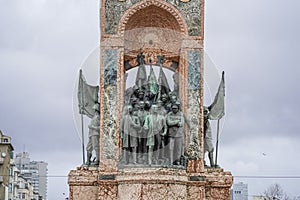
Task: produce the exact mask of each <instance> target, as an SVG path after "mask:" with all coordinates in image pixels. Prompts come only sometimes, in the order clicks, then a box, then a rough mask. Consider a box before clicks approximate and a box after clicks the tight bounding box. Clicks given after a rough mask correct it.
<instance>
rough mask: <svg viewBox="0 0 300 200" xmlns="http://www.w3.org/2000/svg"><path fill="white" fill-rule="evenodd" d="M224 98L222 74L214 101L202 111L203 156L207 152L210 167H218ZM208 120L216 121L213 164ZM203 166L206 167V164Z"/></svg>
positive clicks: (212, 149)
mask: <svg viewBox="0 0 300 200" xmlns="http://www.w3.org/2000/svg"><path fill="white" fill-rule="evenodd" d="M224 97H225V80H224V72H222V79H221V82H220V85H219V89H218V92H217V94H216V96H215V99H214V101H213V103H212V104H211V105H210V106H209V107H205V106H204V111H203V113H204V154H205V153H206V152H208V158H209V161H210V166H211V167H219V166H218V164H217V159H218V145H219V126H220V119H221V118H222V117H223V116H224V115H225V106H224ZM209 120H218V124H217V141H216V160H215V162H214V159H213V152H214V147H213V144H212V131H211V126H210V122H209ZM203 160H204V155H203ZM204 165H205V166H206V164H204Z"/></svg>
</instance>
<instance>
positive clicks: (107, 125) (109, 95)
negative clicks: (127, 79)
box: [103, 49, 118, 159]
mask: <svg viewBox="0 0 300 200" xmlns="http://www.w3.org/2000/svg"><path fill="white" fill-rule="evenodd" d="M117 53H118V52H117V50H116V49H109V50H108V49H106V50H105V51H104V148H103V149H104V157H105V158H106V159H114V158H115V157H116V148H117V139H116V138H117V136H116V126H117V124H116V118H117V116H116V115H117V114H116V113H117V112H116V111H117V95H116V94H117V66H118V62H117V58H118V56H117V55H118V54H117Z"/></svg>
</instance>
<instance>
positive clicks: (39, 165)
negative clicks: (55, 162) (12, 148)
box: [15, 152, 48, 199]
mask: <svg viewBox="0 0 300 200" xmlns="http://www.w3.org/2000/svg"><path fill="white" fill-rule="evenodd" d="M15 165H16V167H17V168H18V169H19V170H20V174H21V175H22V176H23V177H24V178H25V179H26V180H28V181H29V182H30V183H31V184H32V187H33V192H34V193H37V194H39V196H40V198H39V199H47V174H48V169H47V166H48V164H47V163H46V162H43V161H30V157H29V153H28V152H23V153H19V154H17V155H16V158H15Z"/></svg>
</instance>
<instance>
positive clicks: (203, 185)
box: [69, 167, 233, 200]
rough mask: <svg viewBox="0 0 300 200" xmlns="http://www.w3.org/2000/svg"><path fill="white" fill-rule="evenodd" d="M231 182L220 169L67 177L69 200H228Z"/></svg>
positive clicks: (88, 172)
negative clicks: (191, 173) (193, 172)
mask: <svg viewBox="0 0 300 200" xmlns="http://www.w3.org/2000/svg"><path fill="white" fill-rule="evenodd" d="M232 181H233V178H232V175H231V173H229V172H224V171H223V169H205V173H204V174H203V176H202V175H201V176H190V175H189V174H187V173H186V171H185V170H182V169H170V168H169V169H166V168H131V169H122V170H120V171H119V172H118V173H117V174H110V175H108V174H101V172H100V173H99V172H98V170H97V169H95V168H90V169H88V168H82V167H80V168H77V170H72V171H71V172H70V174H69V185H70V200H83V199H89V200H102V199H103V200H107V199H112V200H114V199H120V200H127V199H128V200H142V199H153V200H154V199H193V200H194V199H199V200H202V199H207V200H216V199H224V200H225V199H226V200H229V199H230V187H231V184H232Z"/></svg>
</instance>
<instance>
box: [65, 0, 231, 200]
mask: <svg viewBox="0 0 300 200" xmlns="http://www.w3.org/2000/svg"><path fill="white" fill-rule="evenodd" d="M100 4H101V8H100V32H101V34H100V35H101V37H100V66H99V68H100V83H99V86H100V87H99V88H97V87H95V88H97V90H93V92H92V93H93V96H94V97H93V98H91V99H93V101H94V102H92V103H90V106H89V110H91V112H92V114H90V117H91V119H92V121H91V125H90V126H89V128H90V133H91V134H90V140H91V142H89V143H90V145H89V148H88V149H87V150H88V151H87V155H88V161H87V162H85V163H83V165H82V166H79V167H77V169H76V170H71V171H70V173H69V177H68V183H69V188H70V194H69V199H70V200H83V199H89V200H100V199H105V200H106V199H121V200H123V199H124V200H126V199H230V187H231V185H232V182H233V177H232V175H231V173H230V172H225V171H224V170H223V169H222V168H220V167H218V166H217V165H216V164H217V163H214V162H213V158H211V157H212V156H211V154H212V151H213V148H211V147H210V148H208V147H207V144H206V143H208V142H205V141H208V139H209V137H208V136H206V134H205V133H206V132H207V131H208V130H209V129H208V128H207V125H206V124H207V120H208V119H220V117H222V116H223V115H224V114H223V113H222V112H221V113H218V112H219V110H220V109H217V108H218V107H219V103H218V101H219V100H218V99H219V96H218V95H220V93H221V92H218V95H217V96H216V98H215V101H214V102H213V104H212V105H211V106H209V107H208V109H207V108H206V107H204V105H203V88H204V80H203V78H204V77H203V74H204V73H203V72H204V70H205V69H204V62H203V58H204V49H203V44H204V34H203V33H204V21H203V19H204V0H100ZM157 72H158V75H157ZM132 74H133V75H132ZM222 80H223V79H222ZM221 83H222V82H221ZM80 88H81V89H80ZM84 88H85V87H83V86H80V87H79V90H83V89H84ZM220 88H222V87H221V84H220ZM220 88H219V91H221V90H220ZM98 90H99V97H98V95H95V93H97V94H98ZM95 91H96V92H95ZM80 94H81V95H83V94H85V92H83V91H81V93H80ZM79 96H80V95H79ZM81 97H82V96H81ZM81 99H82V100H84V98H81ZM81 103H82V102H81ZM215 104H218V106H215V107H213V106H214V105H215ZM82 105H88V104H82ZM95 105H97V106H95ZM99 105H100V106H99ZM208 110H209V112H210V114H209V115H208V114H207V111H208ZM204 111H205V115H204ZM81 113H82V114H86V112H84V111H83V110H81ZM207 116H210V117H207ZM98 119H99V123H97V120H98ZM98 134H99V135H98ZM207 135H209V134H207ZM205 136H206V137H205ZM95 141H98V142H99V145H97V144H95ZM208 146H209V145H208ZM204 150H205V151H208V152H209V156H210V161H211V162H210V163H211V166H210V167H205V162H204V153H205V152H204ZM92 151H96V157H95V159H94V161H92V159H91V156H92V154H91V152H92Z"/></svg>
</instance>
